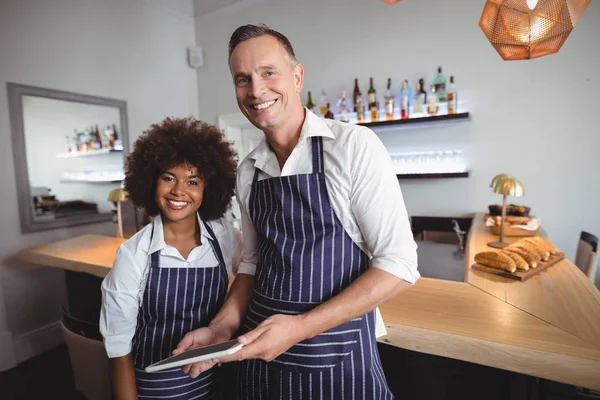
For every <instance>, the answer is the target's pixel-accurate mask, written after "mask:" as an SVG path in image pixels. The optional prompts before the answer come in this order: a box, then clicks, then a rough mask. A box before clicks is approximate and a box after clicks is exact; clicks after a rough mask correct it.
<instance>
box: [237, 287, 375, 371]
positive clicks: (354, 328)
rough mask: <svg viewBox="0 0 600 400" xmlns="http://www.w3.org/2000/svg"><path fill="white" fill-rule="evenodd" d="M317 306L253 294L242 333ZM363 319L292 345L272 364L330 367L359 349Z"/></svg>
mask: <svg viewBox="0 0 600 400" xmlns="http://www.w3.org/2000/svg"><path fill="white" fill-rule="evenodd" d="M318 305H319V304H318V303H312V304H311V303H308V304H307V303H295V302H289V301H280V300H274V299H271V298H268V297H265V296H263V295H260V294H259V293H257V292H254V295H253V297H252V301H251V302H250V306H249V307H248V312H247V314H246V318H245V321H244V328H245V330H252V329H254V328H256V326H257V325H258V324H260V323H261V322H262V321H264V320H265V319H267V318H268V317H270V316H271V315H274V314H286V315H297V314H301V313H304V312H307V311H309V310H311V309H312V308H314V307H316V306H318ZM365 323H366V320H365V317H364V316H362V317H359V318H355V319H353V320H352V321H348V322H346V323H344V324H342V325H340V326H337V327H335V328H332V329H330V330H328V331H325V332H323V333H321V334H319V335H317V336H315V337H313V338H310V339H306V340H304V341H302V342H300V343H297V344H296V345H294V346H292V347H291V348H290V349H288V350H287V351H286V352H285V353H283V354H281V355H280V356H279V357H277V358H276V359H275V360H273V361H272V363H275V364H278V365H280V366H282V367H289V368H292V369H295V368H311V369H320V368H333V367H335V366H336V365H338V364H340V363H341V362H342V360H343V359H344V358H345V357H350V355H351V353H352V352H353V351H354V350H355V349H360V346H361V343H360V336H359V332H360V331H361V329H362V327H363V325H364V324H365Z"/></svg>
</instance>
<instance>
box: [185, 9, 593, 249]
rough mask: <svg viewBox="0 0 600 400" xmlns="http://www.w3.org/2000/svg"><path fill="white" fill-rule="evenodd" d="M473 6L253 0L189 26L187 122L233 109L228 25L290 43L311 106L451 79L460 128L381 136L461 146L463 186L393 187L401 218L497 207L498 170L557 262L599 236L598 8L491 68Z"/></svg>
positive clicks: (432, 146)
mask: <svg viewBox="0 0 600 400" xmlns="http://www.w3.org/2000/svg"><path fill="white" fill-rule="evenodd" d="M484 4H485V2H484V1H483V0H464V1H446V0H419V1H403V2H401V3H398V4H396V5H393V6H391V5H388V4H385V3H383V2H381V1H377V0H329V1H327V2H320V1H318V0H305V1H302V2H298V1H292V0H264V1H262V2H250V6H247V7H236V8H232V7H230V8H227V9H223V10H220V11H217V12H214V13H212V14H210V15H206V16H203V17H200V18H197V19H196V37H197V43H198V46H201V47H203V48H204V56H205V65H204V67H203V68H201V69H200V70H198V92H199V107H200V108H199V116H200V117H201V118H203V119H206V120H207V121H208V122H216V120H217V116H218V115H222V114H230V113H235V112H238V109H237V106H236V103H235V97H234V90H233V85H232V83H231V77H230V75H229V70H228V68H227V42H228V40H229V37H230V35H231V33H232V32H233V31H234V30H235V28H237V27H238V26H239V25H242V24H246V23H261V22H263V23H266V24H268V25H270V26H272V27H273V28H275V29H278V30H280V31H281V32H283V33H284V34H285V35H286V36H288V38H289V39H290V40H291V42H292V44H293V46H294V48H295V52H296V55H297V58H298V59H299V60H300V62H301V63H302V64H303V65H304V67H305V72H306V75H305V84H304V93H303V98H304V100H306V91H307V90H311V91H312V92H313V95H315V94H317V95H316V96H315V97H313V100H315V101H317V100H318V97H319V96H318V93H319V92H320V90H321V89H325V90H326V91H327V92H328V93H330V94H331V95H330V100H333V95H334V94H335V96H337V95H338V94H339V93H341V91H342V89H346V90H347V91H351V90H352V87H353V84H354V78H358V79H359V82H360V83H361V89H362V91H363V95H364V94H365V93H366V90H367V84H368V78H369V77H370V76H372V77H374V79H375V83H376V89H377V91H378V93H379V94H380V95H382V94H383V93H384V90H385V87H384V85H385V83H386V81H387V78H388V77H392V82H393V89H394V90H395V91H396V92H398V91H399V87H400V82H401V81H402V80H403V79H409V81H410V83H411V86H414V83H415V82H416V79H417V78H419V77H424V78H425V80H426V82H431V80H432V79H433V77H434V76H435V73H436V72H437V71H436V70H437V66H438V65H441V66H443V69H444V72H445V74H446V75H448V76H449V75H454V76H455V79H456V83H457V87H458V89H459V91H460V93H459V98H460V99H461V100H462V101H464V104H465V106H466V107H468V109H469V111H471V113H472V120H471V121H470V122H468V123H456V124H452V125H447V126H443V127H439V126H436V127H422V128H419V129H411V130H401V131H386V132H384V133H382V134H381V135H380V137H381V138H382V140H383V142H384V144H385V145H386V146H387V147H388V149H389V150H390V152H404V151H416V150H425V151H428V150H440V149H462V150H463V151H464V159H465V162H466V163H467V165H468V167H469V169H470V170H471V176H470V177H469V178H468V179H447V180H431V181H402V182H401V186H402V190H403V193H404V196H405V201H406V206H407V208H408V212H409V214H411V215H446V216H455V215H461V214H467V213H473V212H483V211H485V210H486V209H487V205H488V204H499V203H500V202H501V197H500V196H498V195H495V194H493V193H492V191H491V189H490V188H489V183H490V181H491V179H492V177H493V176H495V175H496V174H499V173H511V174H514V175H515V176H516V177H517V178H519V179H520V180H521V182H522V183H523V184H524V185H525V189H526V195H525V197H523V198H509V201H510V202H513V203H516V204H526V205H529V206H531V207H532V209H533V212H534V213H535V214H536V215H538V216H539V217H541V219H542V222H543V226H544V227H545V229H546V231H547V232H548V234H549V235H550V237H551V238H552V239H553V240H554V241H555V242H556V244H557V245H558V246H559V247H560V248H562V249H563V250H564V251H565V252H566V253H567V256H568V257H571V258H573V257H574V253H575V250H576V245H577V241H578V237H579V232H580V231H581V230H588V231H591V232H593V233H595V234H596V235H600V210H599V209H598V207H597V206H596V204H597V199H598V198H600V187H599V185H598V179H597V173H598V168H599V167H600V161H599V160H600V159H599V158H598V155H597V152H598V148H599V146H600V135H599V134H598V133H599V132H600V128H599V126H600V113H599V112H598V111H597V110H596V108H597V107H598V101H597V97H598V93H599V92H600V78H599V75H598V73H597V65H598V64H599V63H600V46H598V38H599V37H600V25H599V24H597V23H596V21H598V19H599V18H600V2H599V1H597V0H595V1H592V2H591V4H590V5H589V7H588V9H587V11H586V13H585V14H584V16H583V17H582V18H581V20H580V21H579V24H578V26H577V27H576V29H575V30H574V31H573V33H572V34H571V36H570V37H569V39H568V40H567V42H566V44H565V45H564V46H563V48H562V49H561V51H560V52H559V53H557V54H554V55H551V56H547V57H543V58H539V59H535V60H530V61H512V62H506V61H503V60H502V59H501V58H500V57H499V55H498V54H497V53H496V52H495V50H494V49H493V48H492V46H491V45H490V43H489V42H488V41H487V39H486V37H485V36H484V35H483V33H482V32H481V30H480V29H479V26H478V22H479V18H480V16H481V12H482V10H483V6H484Z"/></svg>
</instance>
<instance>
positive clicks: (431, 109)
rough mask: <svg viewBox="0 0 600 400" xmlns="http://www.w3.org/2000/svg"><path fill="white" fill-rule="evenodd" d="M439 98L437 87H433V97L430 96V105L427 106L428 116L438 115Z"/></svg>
mask: <svg viewBox="0 0 600 400" xmlns="http://www.w3.org/2000/svg"><path fill="white" fill-rule="evenodd" d="M437 100H438V98H437V96H436V93H435V85H431V95H430V96H429V105H428V106H427V114H429V115H435V114H437V113H438V109H439V106H438V105H437Z"/></svg>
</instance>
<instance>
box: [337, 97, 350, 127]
mask: <svg viewBox="0 0 600 400" xmlns="http://www.w3.org/2000/svg"><path fill="white" fill-rule="evenodd" d="M338 108H339V110H340V121H342V122H350V117H349V116H348V101H347V100H346V91H345V90H342V97H340V100H339V101H338Z"/></svg>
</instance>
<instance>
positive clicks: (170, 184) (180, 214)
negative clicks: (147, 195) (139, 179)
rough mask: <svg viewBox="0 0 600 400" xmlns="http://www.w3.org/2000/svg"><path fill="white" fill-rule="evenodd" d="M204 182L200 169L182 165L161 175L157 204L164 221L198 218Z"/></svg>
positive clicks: (158, 182)
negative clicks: (197, 213)
mask: <svg viewBox="0 0 600 400" xmlns="http://www.w3.org/2000/svg"><path fill="white" fill-rule="evenodd" d="M203 196H204V180H203V179H202V178H200V176H199V174H198V168H196V167H194V166H193V165H189V164H180V165H176V166H175V167H172V168H169V169H168V170H166V171H164V172H163V173H161V174H160V175H159V177H158V181H157V183H156V204H157V205H158V208H159V209H160V212H161V216H162V218H163V221H169V222H180V221H185V220H188V219H190V218H193V219H195V218H196V211H198V208H200V205H201V204H202V198H203Z"/></svg>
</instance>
